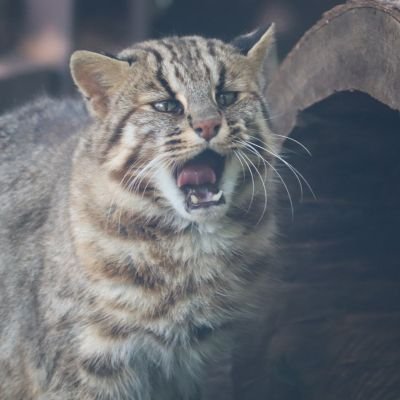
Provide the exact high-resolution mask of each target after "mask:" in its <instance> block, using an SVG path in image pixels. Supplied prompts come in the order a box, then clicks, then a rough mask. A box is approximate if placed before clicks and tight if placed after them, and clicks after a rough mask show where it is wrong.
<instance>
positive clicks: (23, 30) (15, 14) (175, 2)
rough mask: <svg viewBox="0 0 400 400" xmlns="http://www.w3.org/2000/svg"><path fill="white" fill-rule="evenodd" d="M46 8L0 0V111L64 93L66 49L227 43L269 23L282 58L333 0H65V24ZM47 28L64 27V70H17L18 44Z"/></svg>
mask: <svg viewBox="0 0 400 400" xmlns="http://www.w3.org/2000/svg"><path fill="white" fill-rule="evenodd" d="M28 1H30V2H31V4H33V7H35V4H36V3H37V4H38V7H39V6H40V3H41V2H42V6H41V7H42V9H40V10H39V11H38V12H37V14H38V15H39V17H32V14H34V12H32V11H30V9H29V8H28V7H27V2H28ZM46 1H47V2H48V3H47V4H50V5H51V3H53V4H57V3H58V1H57V0H42V1H41V0H36V2H35V0H0V92H1V98H0V110H5V109H8V108H10V107H12V106H15V105H17V104H20V103H21V102H24V101H26V100H28V99H29V98H31V97H32V96H34V95H36V94H37V93H43V92H46V93H51V94H60V93H63V92H65V91H66V90H70V89H71V80H70V78H69V75H68V71H67V70H66V69H65V66H66V65H67V63H68V58H69V54H70V53H71V52H72V51H73V50H74V49H86V50H94V51H107V52H118V51H119V50H121V49H122V48H124V47H125V46H128V45H129V44H131V43H133V42H136V41H140V40H143V39H146V38H157V37H160V36H165V35H175V34H177V35H183V34H201V35H204V36H208V37H218V38H221V39H224V40H231V39H232V38H234V37H235V36H236V35H239V34H241V33H245V32H248V31H251V30H253V29H255V28H257V27H259V26H267V25H268V24H270V23H271V22H273V21H274V22H276V24H277V31H278V42H279V47H278V50H279V54H280V57H281V58H282V57H283V56H284V55H285V54H286V53H287V52H288V51H289V49H290V48H291V47H292V46H293V45H294V44H295V43H296V41H297V40H298V39H299V38H300V37H301V35H302V34H303V33H304V32H305V30H306V29H308V28H309V27H310V26H312V24H313V23H315V22H316V21H317V20H318V19H319V18H320V16H321V14H322V13H323V12H324V11H326V10H328V9H329V8H331V7H332V6H334V5H335V4H339V3H340V1H338V0H324V1H320V0H297V1H296V0H218V1H214V0H202V1H199V0H198V1H193V0H84V1H82V0H81V1H78V0H75V1H73V0H71V1H70V7H72V11H71V17H70V18H68V21H67V22H66V21H65V18H64V20H63V17H62V15H59V14H57V7H54V6H53V7H51V6H48V5H46ZM62 1H65V2H67V3H68V0H62ZM60 4H61V3H60ZM54 8H55V10H53V9H54ZM32 20H33V21H32ZM49 23H55V24H56V25H57V24H58V25H63V24H67V26H66V27H64V28H61V29H64V30H65V32H66V33H65V36H66V37H67V39H68V42H69V51H67V52H66V54H65V59H64V62H63V63H62V64H63V66H64V69H63V67H62V66H61V65H60V66H58V68H53V67H51V66H49V65H46V64H45V63H44V64H43V65H33V66H32V65H29V63H26V65H22V64H23V63H24V60H23V59H22V60H21V57H19V48H20V47H21V43H23V42H24V40H25V39H26V38H27V37H28V38H29V37H30V36H33V35H34V34H35V33H37V32H36V31H38V30H40V29H41V28H40V27H41V26H45V25H46V24H49ZM15 55H17V56H18V57H15ZM15 58H17V62H16V61H14V60H15ZM10 60H11V61H10ZM2 63H8V64H11V65H12V67H11V68H9V69H10V71H9V72H8V73H6V74H1V65H2ZM17 67H18V68H17Z"/></svg>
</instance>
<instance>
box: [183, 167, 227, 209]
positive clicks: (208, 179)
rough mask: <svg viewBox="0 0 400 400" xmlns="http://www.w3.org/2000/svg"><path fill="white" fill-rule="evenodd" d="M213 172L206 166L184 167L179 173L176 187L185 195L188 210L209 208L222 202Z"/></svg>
mask: <svg viewBox="0 0 400 400" xmlns="http://www.w3.org/2000/svg"><path fill="white" fill-rule="evenodd" d="M216 182H217V176H216V173H215V171H214V170H213V169H212V168H211V167H210V166H209V165H207V164H192V165H190V164H189V165H186V166H184V167H183V168H182V170H181V171H180V172H179V174H178V177H177V181H176V183H177V185H178V187H179V188H180V189H182V190H183V192H184V193H185V195H186V204H187V207H188V208H191V209H192V208H200V207H209V206H211V205H214V204H219V203H220V202H221V201H222V191H220V190H218V187H217V185H216Z"/></svg>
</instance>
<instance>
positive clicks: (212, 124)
mask: <svg viewBox="0 0 400 400" xmlns="http://www.w3.org/2000/svg"><path fill="white" fill-rule="evenodd" d="M220 128H221V118H212V119H207V120H200V121H197V122H194V123H193V129H194V131H195V132H196V133H197V134H198V135H199V136H200V137H202V138H203V139H204V140H207V142H209V141H210V140H211V139H212V138H213V137H215V136H217V134H218V131H219V129H220Z"/></svg>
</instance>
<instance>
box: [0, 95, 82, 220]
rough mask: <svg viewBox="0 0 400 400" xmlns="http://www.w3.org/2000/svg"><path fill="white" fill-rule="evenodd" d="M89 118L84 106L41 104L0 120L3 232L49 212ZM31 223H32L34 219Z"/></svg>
mask: <svg viewBox="0 0 400 400" xmlns="http://www.w3.org/2000/svg"><path fill="white" fill-rule="evenodd" d="M88 122H89V117H88V115H87V112H86V111H85V108H84V105H83V103H82V102H81V101H80V100H74V99H66V100H54V99H50V98H47V97H43V98H40V99H37V100H35V101H32V102H30V103H29V104H26V105H24V106H22V107H19V108H17V109H15V110H12V111H10V112H7V113H5V114H4V115H3V116H1V117H0V208H1V209H0V219H1V221H2V225H3V227H4V226H5V225H7V224H6V221H8V224H9V225H10V224H11V225H12V226H16V225H18V223H20V220H21V221H22V220H25V219H26V218H25V219H24V215H26V214H29V213H31V212H32V210H36V209H38V210H39V209H40V210H41V209H42V208H45V207H48V205H49V201H50V198H51V197H52V196H53V193H54V191H55V189H56V185H57V182H59V181H60V179H61V178H62V177H63V176H66V175H68V171H69V168H70V164H71V160H72V154H73V151H74V148H75V146H76V143H77V141H78V137H79V134H80V132H81V131H82V130H83V129H85V126H86V125H87V124H88ZM31 219H32V218H31Z"/></svg>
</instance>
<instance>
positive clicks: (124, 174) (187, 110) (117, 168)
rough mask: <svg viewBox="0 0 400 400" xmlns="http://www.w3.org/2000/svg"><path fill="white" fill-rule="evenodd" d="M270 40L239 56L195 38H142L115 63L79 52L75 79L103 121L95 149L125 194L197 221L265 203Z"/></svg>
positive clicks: (228, 47) (233, 50) (235, 51)
mask: <svg viewBox="0 0 400 400" xmlns="http://www.w3.org/2000/svg"><path fill="white" fill-rule="evenodd" d="M269 36H271V35H269ZM269 36H268V33H267V34H265V35H264V36H263V38H261V39H260V40H259V41H258V42H257V43H256V44H255V45H254V46H253V47H251V48H250V50H248V51H246V53H245V54H243V52H240V51H239V49H237V48H235V47H233V46H231V45H227V44H224V43H223V42H220V41H217V40H207V39H203V38H200V37H184V38H167V39H164V40H161V41H149V42H145V43H142V44H138V45H136V46H134V47H132V48H129V49H127V50H125V51H123V52H122V53H121V54H120V55H119V56H118V59H112V58H108V57H105V56H100V55H95V54H94V53H88V52H78V53H77V55H76V56H75V60H74V58H73V60H72V70H73V75H74V78H75V81H76V82H77V83H78V85H79V87H80V89H81V91H82V92H83V93H84V95H85V96H86V97H89V98H90V106H91V108H92V111H93V112H94V114H95V115H96V117H97V118H98V119H99V121H100V125H101V127H102V128H101V131H102V133H101V135H99V137H98V138H96V140H97V151H98V152H99V153H101V160H102V161H101V162H102V163H103V165H105V166H106V167H107V168H108V169H109V172H110V176H111V177H112V178H113V179H115V180H117V181H118V182H119V184H120V186H121V187H122V189H123V190H125V191H127V192H130V193H133V194H135V195H137V194H139V195H141V196H142V198H147V199H149V200H151V201H152V202H153V203H154V204H157V205H158V206H159V207H161V208H165V210H171V209H173V210H174V211H175V212H176V213H178V214H179V215H180V216H181V217H183V218H184V219H187V220H191V221H198V222H201V221H204V220H210V219H215V218H219V217H220V216H222V215H225V214H226V213H227V211H228V210H229V209H230V208H231V207H238V208H246V207H251V205H252V204H251V203H252V202H254V201H261V202H264V203H265V201H266V198H265V196H266V194H265V182H263V181H265V176H264V174H265V173H266V170H267V169H268V168H267V166H268V163H269V162H271V161H268V160H271V154H269V152H273V151H274V150H273V144H272V139H271V132H270V131H269V128H268V122H267V119H268V116H267V111H266V107H265V104H264V100H263V98H262V90H263V87H262V84H263V82H262V76H260V74H261V73H262V67H263V61H264V57H265V52H266V48H267V45H268V43H266V42H267V41H268V40H270V37H269ZM262 159H264V161H263V160H262Z"/></svg>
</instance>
